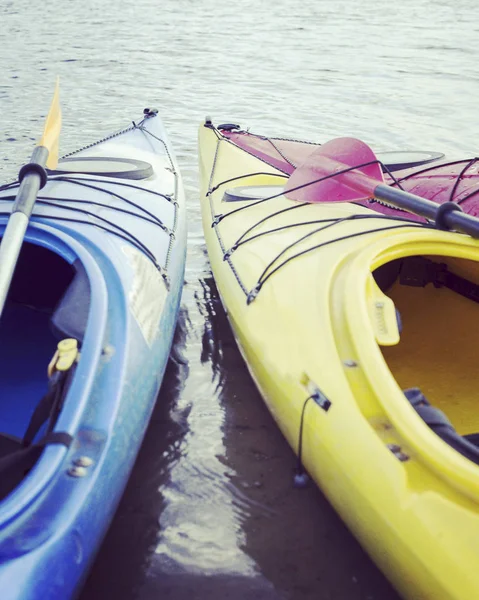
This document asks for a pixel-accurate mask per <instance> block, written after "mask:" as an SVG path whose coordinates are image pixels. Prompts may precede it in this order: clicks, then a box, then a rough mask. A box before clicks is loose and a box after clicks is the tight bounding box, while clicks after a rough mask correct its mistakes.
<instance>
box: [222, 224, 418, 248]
mask: <svg viewBox="0 0 479 600" xmlns="http://www.w3.org/2000/svg"><path fill="white" fill-rule="evenodd" d="M346 218H347V219H349V220H360V219H388V220H391V219H393V220H395V221H404V222H407V223H416V221H414V220H413V219H408V218H406V217H399V216H391V217H389V216H387V215H366V214H364V215H363V214H356V215H350V216H348V217H345V218H344V219H346ZM344 219H341V218H337V217H336V218H329V219H315V220H314V221H300V222H299V223H288V224H287V225H282V226H281V227H275V228H274V229H268V230H266V231H261V232H260V233H256V234H255V235H253V236H251V237H249V238H247V239H246V240H245V239H241V238H242V237H243V236H241V238H240V239H241V241H237V242H235V243H234V244H233V246H231V248H230V250H229V252H230V254H231V253H232V252H234V251H236V250H237V249H238V248H239V247H240V246H243V245H244V244H246V243H247V242H250V241H253V240H255V239H256V238H259V237H262V236H263V235H269V234H270V233H276V232H278V231H283V230H285V229H293V228H294V227H301V226H303V225H315V224H316V223H331V224H333V225H334V224H337V223H339V222H342V221H343V220H344ZM317 231H321V229H318V230H316V232H317Z"/></svg>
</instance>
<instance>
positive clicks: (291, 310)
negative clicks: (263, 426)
mask: <svg viewBox="0 0 479 600" xmlns="http://www.w3.org/2000/svg"><path fill="white" fill-rule="evenodd" d="M229 130H230V128H228V127H225V128H224V131H223V130H221V129H218V128H216V127H215V126H214V125H212V124H211V122H210V121H209V120H207V121H206V123H205V124H204V125H202V126H201V127H200V132H199V161H200V178H201V203H202V218H203V226H204V232H205V238H206V244H207V248H208V253H209V258H210V262H211V266H212V270H213V274H214V276H215V279H216V282H217V286H218V289H219V292H220V295H221V299H222V302H223V304H224V307H225V310H226V312H227V314H228V317H229V320H230V323H231V326H232V328H233V331H234V334H235V337H236V340H237V342H238V345H239V347H240V349H241V352H242V354H243V356H244V359H245V361H246V363H247V365H248V368H249V370H250V372H251V375H252V377H253V378H254V380H255V382H256V385H257V386H258V389H259V390H260V392H261V394H262V396H263V398H264V400H265V402H266V404H267V406H268V408H269V410H270V411H271V413H272V415H273V417H274V418H275V420H276V422H277V423H278V425H279V427H280V428H281V430H282V432H283V434H284V436H285V437H286V439H287V440H288V442H289V444H290V445H291V446H292V448H293V449H294V451H295V452H296V453H297V454H300V457H301V462H302V464H303V465H304V468H305V469H306V471H307V472H308V473H309V475H310V476H311V477H312V478H313V479H314V481H315V482H316V483H317V485H318V486H319V487H320V488H321V489H322V491H323V492H324V493H325V494H326V496H327V497H328V498H329V500H330V502H331V503H332V504H333V506H334V507H335V509H336V510H337V512H338V513H339V514H340V515H341V517H342V519H343V520H344V521H345V523H346V524H347V525H348V527H349V528H350V529H351V531H352V532H353V533H354V535H355V536H356V537H357V538H358V540H359V541H360V543H361V544H362V545H363V547H364V548H365V549H366V551H367V552H368V553H369V554H370V556H371V557H372V558H373V560H374V561H375V562H376V564H377V565H378V567H379V568H380V569H381V570H382V571H383V572H384V573H385V575H386V576H387V577H388V578H389V579H390V581H391V582H392V584H393V585H394V586H395V587H396V588H397V590H398V592H399V593H400V594H401V595H402V596H403V597H404V598H411V599H414V600H420V599H426V598H427V599H431V600H432V599H434V600H446V599H474V598H479V569H478V568H477V567H478V564H479V466H478V464H479V434H478V432H479V399H478V395H477V390H478V383H479V381H478V379H479V377H478V368H477V350H476V347H475V343H476V341H477V340H478V339H479V305H478V301H479V241H478V240H476V239H473V238H472V237H470V236H468V235H464V234H460V233H456V232H452V231H442V230H439V229H438V228H437V227H434V226H433V224H432V223H431V222H430V221H428V222H427V223H425V222H424V220H421V219H419V218H418V217H414V216H411V215H410V214H409V213H406V212H405V211H399V210H396V209H393V208H392V207H391V206H385V207H384V206H383V205H382V204H379V203H376V202H375V201H374V200H371V199H363V200H361V201H360V202H354V201H348V202H337V201H334V202H329V201H328V198H323V199H321V200H324V201H320V202H318V201H314V202H311V201H309V202H308V201H307V202H301V201H299V200H295V199H291V197H287V196H286V195H285V184H287V182H288V178H291V180H292V177H293V176H292V175H291V172H293V173H294V171H295V167H296V166H297V165H294V164H293V161H287V162H289V163H290V166H291V169H290V170H289V172H288V169H282V168H280V166H278V163H275V161H274V160H271V161H268V160H267V159H265V156H264V155H261V153H260V152H257V153H255V151H253V150H251V147H250V148H249V150H248V149H245V148H244V147H241V140H239V141H238V140H237V141H235V140H233V139H232V137H231V136H229V135H228V131H229ZM258 143H259V142H258ZM307 150H308V149H307V148H304V147H302V151H304V152H303V155H304V156H302V159H304V158H305V157H307V154H308V152H307ZM311 150H314V148H313V147H311V148H310V149H309V151H311ZM282 154H284V152H281V148H280V149H279V151H278V154H277V156H278V158H281V155H282ZM454 164H455V163H454ZM468 164H469V163H468ZM474 165H475V166H474ZM469 166H470V171H469V172H468V173H466V167H464V169H463V168H462V166H461V168H460V169H455V170H454V173H459V171H461V173H462V174H461V173H459V174H458V176H457V178H456V179H454V177H452V176H451V177H448V178H449V180H451V181H452V183H451V184H450V189H449V191H450V192H451V193H450V196H448V198H450V199H451V200H453V201H455V200H456V199H457V192H458V190H459V191H461V190H462V198H461V199H460V200H461V201H464V202H465V203H466V204H467V205H468V207H469V210H468V211H467V212H469V213H470V214H475V212H474V206H475V203H474V200H475V199H474V197H473V196H474V189H475V188H474V185H476V184H477V164H475V163H473V162H472V161H471V163H470V165H469ZM451 168H452V167H451ZM468 168H469V167H468ZM386 170H387V169H386ZM433 171H434V170H433ZM431 173H432V174H431ZM436 173H438V174H437V177H439V176H441V177H442V179H441V180H440V181H443V179H444V168H443V170H442V171H439V172H437V171H434V172H432V171H431V172H429V174H428V175H427V177H426V178H424V177H423V178H422V179H421V178H420V176H417V177H416V178H415V179H414V182H413V183H414V185H413V184H412V183H411V186H410V187H412V188H414V189H415V190H416V191H417V189H420V188H421V186H423V187H424V186H426V184H428V181H429V180H431V179H432V178H433V177H434V176H435V174H436ZM465 173H466V175H465ZM391 177H392V179H394V181H396V178H395V177H394V173H391ZM448 178H447V177H446V178H445V179H448ZM420 179H421V181H419V180H420ZM459 180H460V181H459ZM466 180H467V181H466ZM418 181H419V183H417V182H418ZM437 181H439V179H437ZM460 182H462V183H461V186H462V187H461V186H460V185H458V184H459V183H460ZM429 183H430V181H429ZM466 184H467V185H466ZM392 185H393V187H394V185H395V184H394V183H393V184H392ZM439 187H440V186H439ZM443 187H444V186H443ZM452 188H454V189H452ZM466 188H467V189H466ZM441 189H442V188H441ZM471 190H472V191H471ZM449 191H448V194H449ZM455 193H456V196H454V194H455ZM289 196H290V195H289ZM438 198H439V196H438ZM441 198H442V197H441ZM335 200H337V198H335ZM477 200H479V198H477ZM457 203H459V200H458V201H457ZM381 210H382V212H381ZM475 434H476V435H475ZM476 444H477V445H476Z"/></svg>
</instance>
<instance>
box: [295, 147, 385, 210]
mask: <svg viewBox="0 0 479 600" xmlns="http://www.w3.org/2000/svg"><path fill="white" fill-rule="evenodd" d="M361 165H366V166H361ZM351 167H352V168H353V169H354V170H350V171H348V172H346V173H341V172H342V171H344V170H345V169H348V168H351ZM338 173H340V174H338ZM383 181H384V180H383V174H382V170H381V166H380V165H379V163H378V162H377V158H376V156H375V155H374V152H373V151H372V150H371V148H370V147H369V146H368V145H367V144H365V143H364V142H362V141H361V140H357V139H355V138H346V137H345V138H337V139H335V140H331V141H330V142H327V143H326V144H323V145H322V146H321V147H320V148H318V149H317V150H315V151H314V152H312V153H311V154H310V155H309V156H308V158H307V159H306V160H305V161H304V163H303V164H302V165H300V166H299V167H298V168H297V169H296V170H295V171H293V173H292V174H291V175H290V177H289V180H288V182H287V184H286V186H285V196H286V197H287V198H290V199H291V200H298V201H300V202H351V201H353V200H360V199H363V198H369V197H370V196H372V195H373V193H374V189H375V187H376V186H377V185H378V184H379V183H383ZM311 182H314V183H311ZM308 184H309V185H308ZM302 186H303V187H302ZM297 188H299V189H297Z"/></svg>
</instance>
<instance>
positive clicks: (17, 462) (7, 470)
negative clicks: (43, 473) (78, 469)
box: [0, 431, 73, 499]
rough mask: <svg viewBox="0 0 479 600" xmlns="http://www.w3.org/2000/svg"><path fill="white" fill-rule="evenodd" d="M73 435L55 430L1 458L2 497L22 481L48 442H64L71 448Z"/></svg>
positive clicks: (0, 485)
mask: <svg viewBox="0 0 479 600" xmlns="http://www.w3.org/2000/svg"><path fill="white" fill-rule="evenodd" d="M72 442H73V437H72V436H71V435H70V434H69V433H65V432H62V431H53V432H51V433H47V434H46V435H45V436H44V437H43V438H42V439H40V440H39V441H38V442H35V444H32V445H31V446H28V447H27V448H20V449H18V450H17V451H15V452H12V453H11V454H7V455H6V456H4V457H2V458H0V499H1V498H4V497H5V496H6V495H7V494H9V493H10V492H11V491H12V490H14V489H15V488H16V487H17V485H18V484H19V483H20V482H21V481H22V479H23V478H24V477H25V475H26V474H27V473H28V471H30V469H31V468H32V467H33V466H34V464H35V463H36V462H37V460H38V458H39V457H40V454H41V453H42V450H43V448H44V447H45V446H46V445H48V444H62V445H63V446H66V447H67V448H69V447H70V446H71V444H72Z"/></svg>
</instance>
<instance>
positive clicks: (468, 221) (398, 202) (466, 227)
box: [374, 184, 479, 238]
mask: <svg viewBox="0 0 479 600" xmlns="http://www.w3.org/2000/svg"><path fill="white" fill-rule="evenodd" d="M374 197H375V198H377V199H378V200H384V202H388V203H389V204H392V205H393V206H396V207H398V208H403V209H405V210H408V211H409V212H412V213H414V214H416V215H419V216H420V217H424V218H426V219H429V220H430V221H434V222H435V223H436V225H437V226H438V228H439V229H452V230H454V231H459V232H460V233H466V234H467V235H470V236H471V237H473V238H479V219H477V218H476V217H473V216H472V215H468V214H466V213H464V212H462V209H461V207H460V206H459V205H458V204H456V203H455V202H445V203H444V204H439V205H438V204H437V203H436V202H432V200H427V199H426V198H421V197H420V196H415V195H414V194H410V193H409V192H404V191H402V190H398V189H396V188H393V187H391V186H389V185H384V184H379V185H377V186H376V187H375V189H374Z"/></svg>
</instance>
